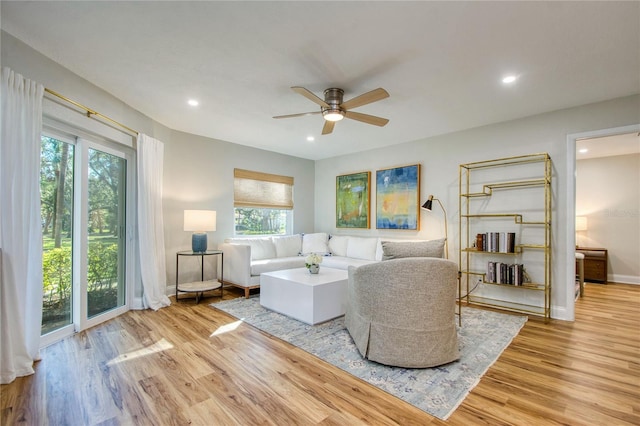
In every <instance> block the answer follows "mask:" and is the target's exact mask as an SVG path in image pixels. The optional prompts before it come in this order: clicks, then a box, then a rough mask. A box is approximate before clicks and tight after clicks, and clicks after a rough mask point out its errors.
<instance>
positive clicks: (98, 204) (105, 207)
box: [87, 148, 126, 318]
mask: <svg viewBox="0 0 640 426" xmlns="http://www.w3.org/2000/svg"><path fill="white" fill-rule="evenodd" d="M88 154H89V155H88V167H89V170H88V196H87V200H88V220H87V238H88V241H87V242H88V256H87V318H93V317H95V316H96V315H100V314H102V313H104V312H107V311H110V310H112V309H115V308H118V307H121V306H124V304H125V303H126V298H125V249H126V241H125V232H124V230H125V229H126V228H125V225H126V224H125V218H126V214H125V212H126V210H125V207H126V205H125V204H126V203H125V200H126V160H125V159H124V158H121V157H119V156H116V155H112V154H109V153H106V152H103V151H100V150H97V149H94V148H89V152H88Z"/></svg>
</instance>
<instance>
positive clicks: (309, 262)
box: [304, 253, 322, 274]
mask: <svg viewBox="0 0 640 426" xmlns="http://www.w3.org/2000/svg"><path fill="white" fill-rule="evenodd" d="M321 263H322V256H320V255H319V254H316V253H311V254H309V255H308V256H307V257H306V258H305V260H304V266H306V267H307V269H308V270H309V273H311V274H317V273H318V271H320V264H321Z"/></svg>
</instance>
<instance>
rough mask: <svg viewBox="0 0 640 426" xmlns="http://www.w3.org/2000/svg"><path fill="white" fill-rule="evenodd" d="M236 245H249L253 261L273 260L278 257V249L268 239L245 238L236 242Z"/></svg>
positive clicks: (269, 238)
mask: <svg viewBox="0 0 640 426" xmlns="http://www.w3.org/2000/svg"><path fill="white" fill-rule="evenodd" d="M234 244H248V245H250V246H251V260H259V259H271V258H273V257H276V248H275V246H274V244H273V241H272V240H271V237H267V238H243V239H238V240H237V241H234Z"/></svg>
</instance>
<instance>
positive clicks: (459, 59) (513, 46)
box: [1, 1, 640, 159]
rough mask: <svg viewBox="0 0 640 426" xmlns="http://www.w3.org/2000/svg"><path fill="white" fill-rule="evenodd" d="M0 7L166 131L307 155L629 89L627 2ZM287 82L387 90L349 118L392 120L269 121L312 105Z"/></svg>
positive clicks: (635, 85) (631, 7) (633, 36)
mask: <svg viewBox="0 0 640 426" xmlns="http://www.w3.org/2000/svg"><path fill="white" fill-rule="evenodd" d="M1 7H2V10H1V18H2V28H3V29H4V30H5V31H7V32H8V33H10V34H12V35H14V36H15V37H17V38H19V39H21V40H22V41H24V42H25V43H27V44H28V45H30V46H32V47H33V48H35V49H36V50H38V51H40V52H42V53H44V54H45V55H46V56H48V57H50V58H52V59H53V60H55V61H56V62H58V63H60V64H62V65H64V66H65V67H67V68H69V69H70V70H72V71H73V72H75V73H77V74H79V75H80V76H82V77H84V78H86V79H87V80H89V81H91V82H93V83H94V84H96V85H98V86H100V87H101V88H103V89H104V90H106V91H107V92H110V93H112V94H113V95H115V96H116V97H118V98H120V99H122V100H123V101H124V102H126V103H127V104H129V105H131V106H132V107H133V108H135V109H137V110H139V111H141V112H143V113H144V114H146V115H148V116H150V117H151V118H153V119H155V120H157V121H159V122H160V123H162V124H164V125H166V126H168V127H170V128H173V129H176V130H181V131H185V132H189V133H193V134H198V135H203V136H207V137H211V138H215V139H220V140H225V141H229V142H234V143H239V144H244V145H250V146H254V147H257V148H263V149H268V150H271V151H276V152H281V153H286V154H289V155H294V156H299V157H303V158H309V159H320V158H327V157H332V156H336V155H341V154H345V153H353V152H358V151H362V150H367V149H371V148H376V147H381V146H387V145H392V144H398V143H403V142H407V141H412V140H418V139H423V138H426V137H429V136H434V135H438V134H445V133H449V132H453V131H458V130H463V129H468V128H473V127H477V126H481V125H485V124H490V123H496V122H501V121H505V120H510V119H515V118H519V117H524V116H528V115H532V114H537V113H542V112H546V111H552V110H557V109H562V108H568V107H572V106H577V105H583V104H588V103H592V102H597V101H602V100H607V99H613V98H617V97H621V96H626V95H631V94H636V93H640V78H639V75H640V2H636V1H633V2H613V1H609V2H399V1H386V2H364V1H356V2H337V1H336V2H330V1H322V2H310V1H298V2H270V1H263V2H241V1H232V2H211V1H209V2H207V1H201V2H186V1H182V2H155V1H140V2H91V1H78V2H77V1H70V2H67V1H52V2H13V1H9V2H8V1H2V3H1ZM508 73H514V74H516V75H518V76H519V78H518V80H517V82H516V83H515V84H514V85H512V86H509V87H506V86H504V85H503V84H502V83H501V81H500V80H501V78H502V77H503V76H504V75H506V74H508ZM27 77H28V76H27ZM291 86H304V87H306V88H308V89H309V90H311V91H313V92H314V93H316V94H317V95H318V96H321V97H322V91H323V90H324V89H325V88H328V87H340V88H342V89H344V91H345V100H346V99H350V98H352V97H354V96H357V95H359V94H361V93H364V92H367V91H370V90H373V89H375V88H377V87H383V88H385V89H386V90H387V91H388V92H389V93H390V95H391V96H390V97H389V98H387V99H384V100H382V101H379V102H376V103H374V104H370V105H366V106H362V107H360V108H358V109H357V112H362V113H366V114H373V115H379V116H382V117H386V118H388V119H390V122H389V124H387V126H385V127H382V128H380V127H376V126H371V125H366V124H363V123H360V122H357V121H352V120H343V121H342V122H339V123H337V124H336V127H335V130H334V133H333V134H331V135H327V136H321V135H320V131H321V129H322V124H323V120H322V118H321V116H319V115H313V116H305V117H299V118H291V119H282V120H274V119H273V118H271V117H272V116H274V115H284V114H292V113H298V112H306V111H314V110H316V109H317V108H316V105H315V104H313V103H312V102H310V101H309V100H308V99H306V98H304V97H302V96H300V95H298V94H296V93H295V92H293V91H292V90H291V89H290V87H291ZM50 89H53V90H55V89H56V88H55V87H50ZM189 98H196V99H198V100H199V101H200V106H198V107H197V108H193V107H190V106H188V105H187V103H186V102H187V99H189ZM89 106H91V105H89ZM100 112H102V111H100ZM125 124H127V123H125ZM309 135H313V136H315V138H316V139H315V141H314V142H307V141H306V138H307V136H309Z"/></svg>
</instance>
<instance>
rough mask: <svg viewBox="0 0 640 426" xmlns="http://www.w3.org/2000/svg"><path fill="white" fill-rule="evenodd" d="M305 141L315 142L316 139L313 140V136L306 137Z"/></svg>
mask: <svg viewBox="0 0 640 426" xmlns="http://www.w3.org/2000/svg"><path fill="white" fill-rule="evenodd" d="M307 140H308V141H309V142H313V141H315V140H316V138H314V137H313V136H307Z"/></svg>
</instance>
